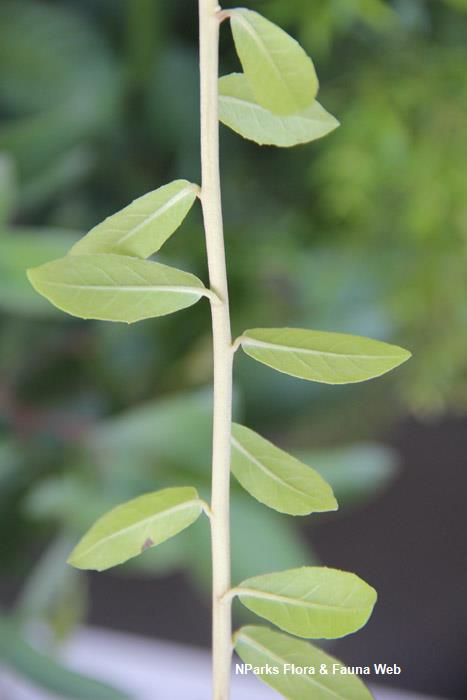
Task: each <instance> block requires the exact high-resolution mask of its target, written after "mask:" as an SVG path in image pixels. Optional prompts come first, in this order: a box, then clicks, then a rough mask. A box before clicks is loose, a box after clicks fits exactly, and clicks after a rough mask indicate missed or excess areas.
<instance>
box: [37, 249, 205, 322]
mask: <svg viewBox="0 0 467 700" xmlns="http://www.w3.org/2000/svg"><path fill="white" fill-rule="evenodd" d="M28 277H29V281H30V282H31V284H32V286H33V287H34V289H35V290H36V291H37V292H39V294H42V295H43V296H44V297H46V299H48V300H49V301H50V302H51V303H52V304H54V305H55V306H57V307H58V308H59V309H62V311H66V312H67V313H69V314H71V315H72V316H78V317H79V318H93V319H97V320H101V321H125V322H126V323H134V322H135V321H140V320H142V319H145V318H152V317H154V316H164V315H165V314H170V313H172V312H173V311H178V310H179V309H184V308H185V307H187V306H191V305H192V304H195V303H196V302H197V301H198V300H199V299H200V298H201V297H202V296H203V295H205V294H206V292H207V290H206V289H205V287H204V286H203V283H202V282H201V280H199V279H198V278H197V277H195V276H194V275H191V274H190V273H188V272H182V270H177V269H175V268H173V267H168V266H167V265H161V264H160V263H155V262H149V261H147V260H138V259H135V258H130V257H126V256H123V255H114V254H112V253H108V254H101V255H67V256H66V257H64V258H61V259H60V260H53V261H52V262H49V263H46V264H45V265H41V267H36V268H34V269H32V270H28Z"/></svg>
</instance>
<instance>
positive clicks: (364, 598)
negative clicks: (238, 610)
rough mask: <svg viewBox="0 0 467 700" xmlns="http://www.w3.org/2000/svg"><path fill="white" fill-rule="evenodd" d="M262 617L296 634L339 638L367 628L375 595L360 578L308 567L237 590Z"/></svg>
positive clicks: (257, 579)
mask: <svg viewBox="0 0 467 700" xmlns="http://www.w3.org/2000/svg"><path fill="white" fill-rule="evenodd" d="M234 591H235V593H236V595H238V597H239V599H240V601H241V602H242V603H243V605H245V606H246V607H247V608H249V609H250V610H252V611H253V612H254V613H256V614H257V615H260V617H264V618H265V619H266V620H269V621H270V622H273V623H274V624H275V625H277V626H278V627H280V628H281V629H283V630H285V631H286V632H290V633H291V634H295V635H297V637H310V638H314V639H318V638H325V639H336V638H338V637H344V636H345V635H347V634H350V633H351V632H356V631H357V630H359V629H360V628H361V627H363V625H365V624H366V622H367V620H368V618H369V617H370V615H371V612H372V610H373V607H374V605H375V602H376V591H375V590H374V588H372V587H371V586H369V585H368V584H367V583H365V581H362V579H361V578H359V577H358V576H356V575H355V574H351V573H348V572H347V571H339V570H338V569H328V568H326V567H317V566H316V567H315V566H304V567H302V568H300V569H289V570H288V571H279V572H277V573H273V574H265V575H263V576H255V577H253V578H249V579H246V581H243V582H242V583H241V584H240V586H238V588H235V589H234Z"/></svg>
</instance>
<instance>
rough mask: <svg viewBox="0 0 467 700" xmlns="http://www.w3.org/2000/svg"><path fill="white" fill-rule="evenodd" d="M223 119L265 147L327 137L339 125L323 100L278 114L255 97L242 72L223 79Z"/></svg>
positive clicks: (242, 134) (221, 80)
mask: <svg viewBox="0 0 467 700" xmlns="http://www.w3.org/2000/svg"><path fill="white" fill-rule="evenodd" d="M219 119H220V120H221V122H222V123H223V124H225V125H226V126H228V127H230V128H231V129H233V131H236V132H237V133H238V134H240V135H241V136H243V137H244V138H246V139H250V140H251V141H256V143H259V144H260V145H261V146H263V145H269V146H296V145H297V144H300V143H308V142H309V141H314V140H315V139H319V138H321V137H322V136H326V134H329V132H331V131H333V130H334V129H336V128H337V127H338V126H339V122H338V121H337V119H336V118H335V117H333V116H332V114H329V112H326V110H325V109H324V107H322V106H321V105H320V104H319V102H316V101H314V102H313V104H312V105H311V106H310V107H307V108H306V109H304V110H302V111H300V112H298V113H296V114H291V115H282V116H281V115H278V114H274V113H273V112H271V111H269V110H268V109H265V108H264V107H262V106H261V105H259V104H258V102H257V101H256V100H255V97H254V95H253V92H252V91H251V89H250V86H249V85H248V81H247V80H246V78H245V76H244V75H243V74H242V73H232V74H231V75H224V76H223V77H222V78H220V79H219Z"/></svg>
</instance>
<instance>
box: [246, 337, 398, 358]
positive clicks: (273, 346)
mask: <svg viewBox="0 0 467 700" xmlns="http://www.w3.org/2000/svg"><path fill="white" fill-rule="evenodd" d="M241 344H242V346H244V345H253V346H255V347H258V348H265V349H267V350H278V351H280V352H291V353H301V354H305V355H326V356H327V355H329V356H330V357H338V358H340V359H346V358H349V359H350V358H352V359H358V358H361V359H362V360H393V359H396V358H398V357H399V355H397V354H395V355H365V354H362V353H355V354H351V353H343V352H331V351H329V350H312V349H311V348H300V347H293V346H290V345H279V344H278V343H268V342H266V341H263V340H256V339H255V338H250V337H249V336H242V339H241Z"/></svg>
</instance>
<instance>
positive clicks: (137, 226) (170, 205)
mask: <svg viewBox="0 0 467 700" xmlns="http://www.w3.org/2000/svg"><path fill="white" fill-rule="evenodd" d="M197 191H198V187H197V185H194V184H192V183H191V182H188V181H187V180H174V182H170V183H169V184H168V185H164V186H163V187H159V188H158V189H157V190H154V191H153V192H148V193H147V194H145V195H143V196H142V197H139V198H138V199H135V200H134V201H133V202H131V204H129V205H128V206H127V207H125V208H124V209H122V210H121V211H119V212H117V213H116V214H113V215H112V216H109V217H108V218H107V219H105V220H104V221H103V222H102V223H100V224H98V225H97V226H95V227H94V228H93V229H91V231H89V233H88V234H87V235H86V236H84V237H83V238H81V240H79V241H78V242H77V243H76V244H75V245H74V246H73V248H72V249H71V251H70V252H71V254H75V255H87V254H90V253H117V254H119V255H129V256H135V257H139V258H148V257H149V256H150V255H153V254H154V253H156V252H157V251H158V250H159V249H160V248H161V247H162V245H163V244H164V243H165V241H166V240H167V239H168V238H169V236H171V235H172V233H174V231H176V230H177V228H178V227H179V226H180V224H181V223H182V221H183V219H184V218H185V217H186V215H187V214H188V212H189V211H190V209H191V207H192V205H193V202H194V201H195V199H196V196H197Z"/></svg>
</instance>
